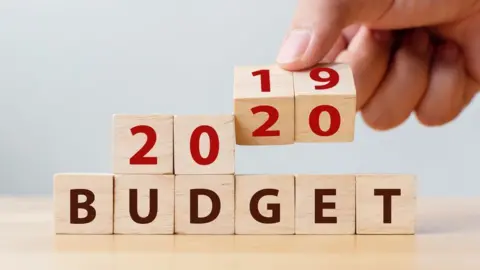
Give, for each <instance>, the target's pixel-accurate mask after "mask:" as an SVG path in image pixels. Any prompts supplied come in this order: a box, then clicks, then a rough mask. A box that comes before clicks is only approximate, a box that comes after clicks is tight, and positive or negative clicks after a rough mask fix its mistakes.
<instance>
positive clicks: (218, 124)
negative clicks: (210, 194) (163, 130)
mask: <svg viewBox="0 0 480 270" xmlns="http://www.w3.org/2000/svg"><path fill="white" fill-rule="evenodd" d="M174 121H175V128H174V130H175V131H174V133H175V144H174V149H175V174H177V175H180V174H208V175H211V174H222V175H224V174H233V173H234V172H235V126H234V117H233V115H177V116H175V120H174ZM199 126H209V127H211V128H213V129H214V130H215V132H216V135H217V136H218V140H219V151H218V155H217V156H216V158H215V161H213V163H210V164H207V165H201V164H198V163H197V162H196V161H195V160H194V159H193V157H192V153H191V147H190V145H191V138H192V133H193V132H194V130H195V129H197V128H198V127H199ZM199 148H200V154H201V156H202V158H208V156H209V153H210V150H211V145H210V137H209V135H208V133H202V134H201V136H200V143H199ZM197 150H198V149H197Z"/></svg>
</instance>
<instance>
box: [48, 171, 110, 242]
mask: <svg viewBox="0 0 480 270" xmlns="http://www.w3.org/2000/svg"><path fill="white" fill-rule="evenodd" d="M53 186H54V190H53V194H54V208H55V233H56V234H112V233H113V175H111V174H69V173H60V174H56V175H55V176H54V184H53Z"/></svg>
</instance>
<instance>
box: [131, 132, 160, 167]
mask: <svg viewBox="0 0 480 270" xmlns="http://www.w3.org/2000/svg"><path fill="white" fill-rule="evenodd" d="M130 132H132V135H133V136H135V135H137V134H138V133H143V134H145V135H146V136H147V141H146V142H145V144H144V145H143V146H142V148H140V150H138V152H137V153H135V155H133V156H132V157H131V158H130V165H155V164H157V157H147V156H146V155H147V154H148V152H150V150H152V148H153V147H154V146H155V143H156V142H157V133H156V132H155V130H154V129H153V128H152V127H149V126H143V125H140V126H135V127H133V128H131V129H130Z"/></svg>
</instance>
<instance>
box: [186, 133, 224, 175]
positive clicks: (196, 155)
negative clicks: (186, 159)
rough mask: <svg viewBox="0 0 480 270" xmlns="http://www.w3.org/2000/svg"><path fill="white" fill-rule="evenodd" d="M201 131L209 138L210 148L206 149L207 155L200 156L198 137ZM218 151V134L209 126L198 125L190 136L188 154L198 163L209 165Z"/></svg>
mask: <svg viewBox="0 0 480 270" xmlns="http://www.w3.org/2000/svg"><path fill="white" fill-rule="evenodd" d="M203 133H206V134H207V135H208V138H209V139H210V149H209V151H208V155H207V157H202V154H201V153H200V137H201V136H202V134H203ZM219 151H220V139H219V138H218V134H217V132H216V131H215V129H213V128H212V127H211V126H206V125H204V126H199V127H197V128H196V129H195V130H193V132H192V136H191V137H190V154H191V155H192V158H193V160H194V161H195V162H196V163H197V164H199V165H210V164H212V163H213V162H214V161H215V160H216V159H217V157H218V153H219Z"/></svg>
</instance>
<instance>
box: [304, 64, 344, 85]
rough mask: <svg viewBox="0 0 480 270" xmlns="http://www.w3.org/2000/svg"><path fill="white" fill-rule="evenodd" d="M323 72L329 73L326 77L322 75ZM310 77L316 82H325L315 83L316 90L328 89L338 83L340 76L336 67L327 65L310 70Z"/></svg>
mask: <svg viewBox="0 0 480 270" xmlns="http://www.w3.org/2000/svg"><path fill="white" fill-rule="evenodd" d="M321 72H325V73H327V74H328V76H327V77H326V78H322V77H321V76H320V73H321ZM310 78H311V79H312V80H314V81H316V82H320V83H324V84H323V85H315V89H316V90H327V89H330V88H332V87H334V86H336V85H337V84H338V82H339V81H340V76H339V75H338V72H337V71H335V70H334V69H331V68H327V67H317V68H314V69H312V70H311V71H310Z"/></svg>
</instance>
